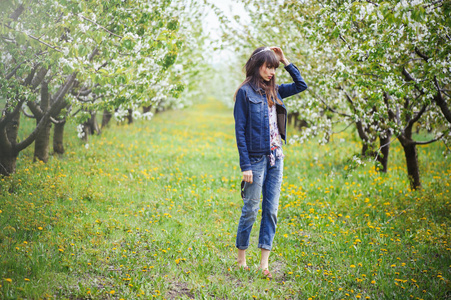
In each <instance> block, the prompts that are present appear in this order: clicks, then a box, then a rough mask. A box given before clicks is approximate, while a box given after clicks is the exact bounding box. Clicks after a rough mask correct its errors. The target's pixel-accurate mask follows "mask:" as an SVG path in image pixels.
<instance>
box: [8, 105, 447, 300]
mask: <svg viewBox="0 0 451 300" xmlns="http://www.w3.org/2000/svg"><path fill="white" fill-rule="evenodd" d="M72 130H73V129H72ZM289 133H290V134H293V130H291V129H289ZM70 135H71V136H75V133H73V132H72V133H70ZM68 143H69V145H68V147H67V149H68V151H69V153H67V154H66V155H65V156H64V158H62V159H57V158H54V159H52V160H51V161H50V162H49V163H48V164H46V165H43V164H40V163H35V164H32V165H31V167H29V168H25V167H22V166H20V165H19V166H18V169H19V171H18V173H17V174H15V175H14V176H11V177H10V178H2V179H1V190H0V193H1V194H0V199H1V200H0V211H1V212H0V229H1V232H0V280H1V283H0V285H1V287H0V298H2V299H16V298H29V299H38V298H57V299H60V298H68V299H85V298H94V299H136V298H142V299H149V298H158V299H162V298H165V299H179V298H197V299H202V298H205V299H207V298H218V299H249V298H252V297H254V298H259V299H275V298H287V299H309V298H311V299H365V298H366V299H406V298H412V299H443V298H444V297H449V296H450V295H451V294H450V290H451V288H450V278H451V255H450V254H451V249H450V248H451V245H450V241H451V239H450V226H451V222H450V212H451V202H450V200H451V199H450V193H449V189H450V187H449V184H450V182H451V179H450V177H451V176H450V175H451V164H450V159H449V158H443V156H442V155H441V153H442V151H443V148H441V146H440V144H436V145H432V146H430V147H427V148H426V147H424V148H420V154H419V156H420V161H421V162H422V174H423V181H424V186H425V189H424V191H420V192H418V191H410V190H409V189H408V188H407V186H408V184H407V179H406V178H405V176H406V175H405V173H406V172H405V169H404V160H403V153H402V151H401V149H400V147H398V146H397V145H394V147H393V149H392V150H391V157H390V170H389V172H388V174H379V173H378V172H376V171H375V170H374V168H373V166H372V165H371V164H370V163H366V165H360V164H359V163H358V162H357V161H355V160H352V159H349V158H350V157H352V155H353V153H356V152H358V149H359V147H360V145H359V142H358V140H356V138H355V137H354V135H352V134H350V133H348V132H344V133H341V134H339V135H336V136H334V137H333V139H332V140H331V142H330V143H329V144H327V145H325V146H318V144H317V143H315V142H314V141H312V142H310V143H306V144H303V145H287V146H286V147H285V154H286V159H285V176H284V177H285V179H284V184H283V190H282V195H281V201H280V208H279V224H278V232H277V234H276V240H275V247H274V249H273V252H272V254H271V260H270V266H271V267H272V271H273V273H274V277H275V278H274V279H273V280H272V281H268V280H266V279H262V278H260V276H259V274H258V273H257V272H256V267H257V265H258V253H259V251H258V249H256V244H257V232H258V227H259V226H258V224H256V226H255V227H254V230H253V234H252V237H251V245H252V246H251V247H250V249H249V251H248V252H249V254H248V255H249V257H248V263H249V264H250V265H251V271H250V272H245V271H237V270H236V267H235V252H236V250H235V247H234V238H235V231H236V226H237V222H238V218H239V214H240V209H241V199H240V197H239V193H238V188H237V187H238V185H239V183H240V180H241V176H240V175H241V174H240V172H239V166H238V154H237V151H236V146H235V138H234V130H233V118H232V113H231V111H230V110H228V109H226V108H225V107H224V106H222V105H221V104H220V103H218V102H215V101H213V100H211V99H210V100H207V101H206V102H205V103H203V104H199V105H197V106H195V107H192V108H190V109H187V110H184V111H170V112H165V113H163V114H159V115H157V116H155V118H154V119H153V120H152V121H151V122H144V121H140V122H135V124H133V125H130V126H129V125H126V126H117V125H112V128H110V129H107V130H106V131H105V132H104V133H103V134H102V136H100V137H92V138H91V140H90V142H89V145H88V146H83V145H82V144H81V142H80V141H78V140H75V138H74V139H72V140H69V141H68ZM30 150H31V149H30ZM30 157H31V152H26V153H25V154H24V157H21V159H20V161H19V162H22V163H27V164H29V163H28V162H29V160H30Z"/></svg>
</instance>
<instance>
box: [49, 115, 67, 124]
mask: <svg viewBox="0 0 451 300" xmlns="http://www.w3.org/2000/svg"><path fill="white" fill-rule="evenodd" d="M50 121H52V123H53V124H55V125H58V124H63V123H64V122H66V118H62V119H61V120H56V119H54V118H53V117H50Z"/></svg>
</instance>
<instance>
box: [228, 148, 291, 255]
mask: <svg viewBox="0 0 451 300" xmlns="http://www.w3.org/2000/svg"><path fill="white" fill-rule="evenodd" d="M272 152H274V151H272ZM273 154H274V155H275V153H273ZM249 158H250V161H251V167H252V174H253V183H249V182H245V183H244V191H243V202H244V205H243V209H242V211H241V217H240V222H239V224H238V231H237V235H236V247H237V248H238V249H241V250H245V249H247V248H248V247H249V237H250V234H251V230H252V226H253V225H254V222H255V219H256V218H257V213H258V209H259V206H260V196H261V195H262V194H263V200H262V220H261V223H260V234H259V238H258V248H262V249H266V250H271V248H272V242H273V240H274V234H275V233H276V225H277V209H278V206H279V196H280V187H281V185H282V177H283V158H282V159H279V158H277V157H276V162H275V165H274V166H271V165H270V162H269V157H268V156H266V155H257V156H250V157H249Z"/></svg>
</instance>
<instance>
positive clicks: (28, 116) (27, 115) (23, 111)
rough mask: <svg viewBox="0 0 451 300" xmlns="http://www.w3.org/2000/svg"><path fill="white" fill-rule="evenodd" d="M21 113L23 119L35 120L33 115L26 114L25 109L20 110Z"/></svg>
mask: <svg viewBox="0 0 451 300" xmlns="http://www.w3.org/2000/svg"><path fill="white" fill-rule="evenodd" d="M22 113H23V114H24V115H25V117H27V118H30V119H36V117H35V116H34V115H33V114H31V115H30V114H28V113H27V112H26V111H25V109H23V108H22Z"/></svg>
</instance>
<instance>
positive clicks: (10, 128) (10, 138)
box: [0, 111, 20, 176]
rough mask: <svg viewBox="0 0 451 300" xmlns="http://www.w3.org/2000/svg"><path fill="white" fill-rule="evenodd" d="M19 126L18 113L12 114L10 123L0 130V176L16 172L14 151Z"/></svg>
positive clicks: (16, 153) (15, 154)
mask: <svg viewBox="0 0 451 300" xmlns="http://www.w3.org/2000/svg"><path fill="white" fill-rule="evenodd" d="M19 125H20V111H17V112H16V113H14V115H13V116H12V118H11V121H10V122H8V123H7V124H5V127H3V128H0V135H2V136H1V137H0V174H1V175H6V176H8V175H10V174H12V173H15V172H16V161H17V155H18V154H19V153H18V152H16V150H15V149H14V145H15V144H16V141H17V134H18V132H19Z"/></svg>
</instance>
